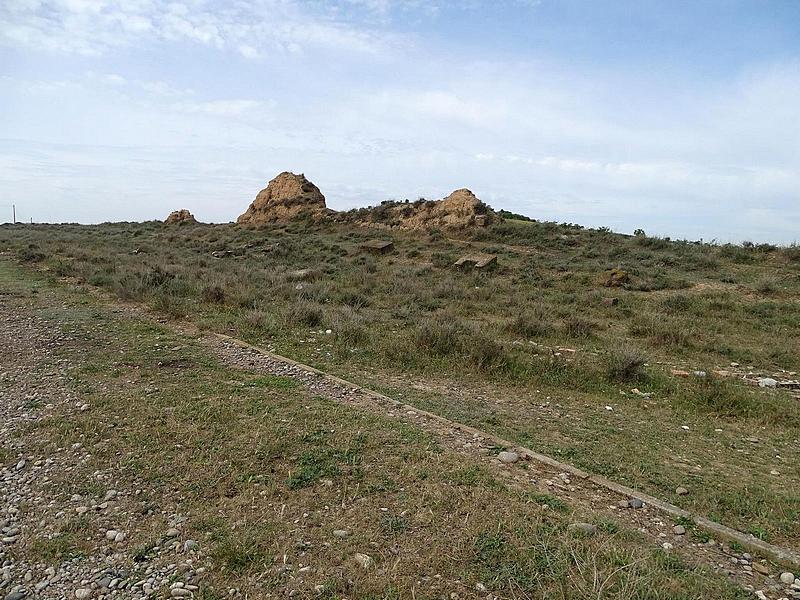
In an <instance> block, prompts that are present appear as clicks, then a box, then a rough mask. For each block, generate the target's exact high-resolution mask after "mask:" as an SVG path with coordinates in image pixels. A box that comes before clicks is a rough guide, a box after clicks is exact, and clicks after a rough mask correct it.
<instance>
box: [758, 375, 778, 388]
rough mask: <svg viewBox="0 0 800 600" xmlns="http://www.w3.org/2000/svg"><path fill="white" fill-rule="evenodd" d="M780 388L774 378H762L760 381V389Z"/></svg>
mask: <svg viewBox="0 0 800 600" xmlns="http://www.w3.org/2000/svg"><path fill="white" fill-rule="evenodd" d="M777 386H778V381H777V380H775V379H773V378H772V377H762V378H761V379H759V380H758V387H762V388H774V387H777Z"/></svg>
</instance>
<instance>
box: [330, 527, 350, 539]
mask: <svg viewBox="0 0 800 600" xmlns="http://www.w3.org/2000/svg"><path fill="white" fill-rule="evenodd" d="M348 535H350V532H349V531H347V530H346V529H334V530H333V537H336V538H339V539H341V540H343V539H344V538H346V537H347V536H348Z"/></svg>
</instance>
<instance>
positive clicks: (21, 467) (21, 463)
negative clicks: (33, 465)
mask: <svg viewBox="0 0 800 600" xmlns="http://www.w3.org/2000/svg"><path fill="white" fill-rule="evenodd" d="M24 468H25V459H24V458H23V459H22V460H20V461H19V462H18V463H17V466H16V467H15V469H16V470H17V471H22V469H24Z"/></svg>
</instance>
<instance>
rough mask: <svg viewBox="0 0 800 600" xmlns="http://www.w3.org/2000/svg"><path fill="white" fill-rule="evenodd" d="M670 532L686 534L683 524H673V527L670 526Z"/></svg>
mask: <svg viewBox="0 0 800 600" xmlns="http://www.w3.org/2000/svg"><path fill="white" fill-rule="evenodd" d="M672 533H674V534H675V535H686V527H684V526H683V525H675V527H673V528H672Z"/></svg>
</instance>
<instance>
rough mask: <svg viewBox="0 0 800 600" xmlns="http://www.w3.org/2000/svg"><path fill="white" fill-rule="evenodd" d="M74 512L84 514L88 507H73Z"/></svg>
mask: <svg viewBox="0 0 800 600" xmlns="http://www.w3.org/2000/svg"><path fill="white" fill-rule="evenodd" d="M75 512H76V513H78V514H79V515H85V514H86V513H87V512H89V507H88V506H78V507H77V508H76V509H75Z"/></svg>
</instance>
